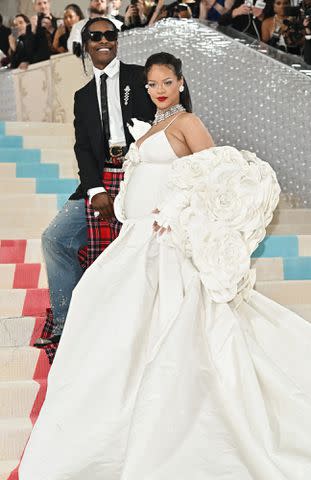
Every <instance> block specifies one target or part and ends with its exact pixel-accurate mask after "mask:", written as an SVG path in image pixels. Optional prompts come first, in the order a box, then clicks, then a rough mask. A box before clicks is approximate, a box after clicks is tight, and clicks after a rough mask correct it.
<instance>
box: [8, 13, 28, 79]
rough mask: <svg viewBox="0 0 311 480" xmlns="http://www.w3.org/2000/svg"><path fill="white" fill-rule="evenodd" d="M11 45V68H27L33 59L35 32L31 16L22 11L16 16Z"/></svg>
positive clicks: (10, 39)
mask: <svg viewBox="0 0 311 480" xmlns="http://www.w3.org/2000/svg"><path fill="white" fill-rule="evenodd" d="M9 45H10V48H9V58H10V65H11V68H20V69H22V70H26V69H27V68H28V65H29V64H30V63H32V60H33V53H34V34H33V33H32V31H31V24H30V20H29V18H28V17H26V15H23V14H22V13H19V14H18V15H16V16H15V17H14V20H13V28H12V33H11V35H10V36H9Z"/></svg>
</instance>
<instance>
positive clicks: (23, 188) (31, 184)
mask: <svg viewBox="0 0 311 480" xmlns="http://www.w3.org/2000/svg"><path fill="white" fill-rule="evenodd" d="M0 192H1V194H5V193H15V192H16V193H36V180H35V179H34V178H3V177H1V178H0ZM52 193H53V192H52Z"/></svg>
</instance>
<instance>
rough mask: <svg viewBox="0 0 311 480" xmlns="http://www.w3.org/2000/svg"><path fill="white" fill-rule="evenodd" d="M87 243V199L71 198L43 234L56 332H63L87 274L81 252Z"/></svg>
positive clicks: (54, 332)
mask: <svg viewBox="0 0 311 480" xmlns="http://www.w3.org/2000/svg"><path fill="white" fill-rule="evenodd" d="M86 243H87V227H86V217H85V203H84V199H81V200H68V201H67V202H66V204H65V205H64V206H63V208H62V209H61V210H60V212H58V214H57V215H56V217H55V218H54V219H53V220H52V222H51V223H50V225H49V226H48V228H47V229H46V230H45V231H44V232H43V235H42V249H43V255H44V259H45V263H46V269H47V277H48V283H49V289H50V301H51V308H52V310H53V317H54V329H53V334H55V335H58V334H61V333H62V330H63V327H64V324H65V320H66V316H67V311H68V308H69V304H70V300H71V295H72V291H73V289H74V288H75V286H76V285H77V283H78V282H79V280H80V278H81V276H82V274H83V270H82V268H81V267H80V264H79V261H78V257H77V254H78V250H79V248H80V247H81V246H83V245H86Z"/></svg>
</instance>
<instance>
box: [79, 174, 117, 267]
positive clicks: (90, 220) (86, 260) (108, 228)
mask: <svg viewBox="0 0 311 480" xmlns="http://www.w3.org/2000/svg"><path fill="white" fill-rule="evenodd" d="M123 176H124V174H123V172H122V171H121V170H120V169H116V170H112V169H109V171H108V170H104V172H103V177H102V179H103V186H104V187H105V189H106V190H107V192H108V193H109V195H110V196H111V197H112V198H113V199H114V198H115V197H116V196H117V194H118V193H119V189H120V183H121V181H122V180H123ZM85 210H86V222H87V236H88V243H87V246H86V247H84V248H82V249H80V251H79V261H80V264H81V266H82V268H88V267H89V266H90V265H91V264H92V263H93V262H94V260H96V258H97V257H98V256H99V255H100V254H101V253H102V252H103V251H104V250H105V249H106V248H107V247H108V245H110V243H111V242H113V240H115V239H116V238H117V236H118V235H119V233H120V229H121V226H122V224H121V223H120V222H119V221H118V220H117V219H116V218H115V217H114V218H112V219H111V220H109V221H105V220H99V219H98V218H97V217H95V216H94V209H93V207H92V205H91V204H90V202H89V200H88V198H87V199H86V200H85Z"/></svg>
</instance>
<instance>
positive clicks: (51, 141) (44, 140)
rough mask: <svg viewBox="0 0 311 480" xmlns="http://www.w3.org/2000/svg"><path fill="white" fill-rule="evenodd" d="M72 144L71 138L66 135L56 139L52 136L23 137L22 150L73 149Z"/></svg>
mask: <svg viewBox="0 0 311 480" xmlns="http://www.w3.org/2000/svg"><path fill="white" fill-rule="evenodd" d="M73 144H74V140H73V137H71V136H68V135H61V136H57V137H55V136H54V135H31V136H29V135H25V134H24V135H23V146H24V148H45V149H47V148H50V149H55V148H56V149H58V148H73Z"/></svg>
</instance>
